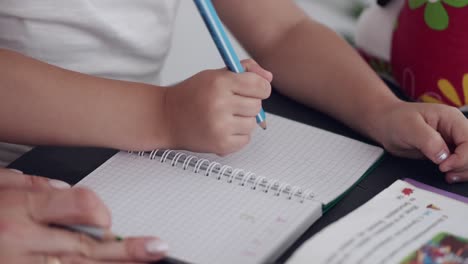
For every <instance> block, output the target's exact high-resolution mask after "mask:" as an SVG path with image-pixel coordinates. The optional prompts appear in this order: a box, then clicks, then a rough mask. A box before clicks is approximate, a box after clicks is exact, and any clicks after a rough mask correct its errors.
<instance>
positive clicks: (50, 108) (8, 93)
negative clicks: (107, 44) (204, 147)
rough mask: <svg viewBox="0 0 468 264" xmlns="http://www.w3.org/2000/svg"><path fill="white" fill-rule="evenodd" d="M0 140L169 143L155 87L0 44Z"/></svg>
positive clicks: (135, 145) (127, 145) (132, 145)
mask: <svg viewBox="0 0 468 264" xmlns="http://www.w3.org/2000/svg"><path fill="white" fill-rule="evenodd" d="M0 69H2V70H1V71H0V141H7V142H12V143H22V144H34V145H39V144H45V145H49V144H53V145H86V146H101V147H113V148H119V149H131V150H143V149H145V150H148V149H152V148H155V147H168V146H169V145H170V142H169V141H170V139H169V132H168V131H167V130H168V129H167V126H166V118H167V116H166V115H165V113H164V97H165V91H164V89H163V88H161V87H154V86H151V85H145V84H139V83H131V82H124V81H115V80H108V79H103V78H97V77H93V76H89V75H84V74H80V73H76V72H72V71H67V70H64V69H60V68H58V67H54V66H51V65H48V64H45V63H42V62H40V61H37V60H34V59H32V58H29V57H25V56H22V55H20V54H18V53H15V52H12V51H8V50H1V49H0Z"/></svg>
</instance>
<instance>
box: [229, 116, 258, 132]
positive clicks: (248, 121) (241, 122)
mask: <svg viewBox="0 0 468 264" xmlns="http://www.w3.org/2000/svg"><path fill="white" fill-rule="evenodd" d="M233 125H234V127H235V130H234V134H235V135H250V134H251V133H252V132H253V131H254V129H255V128H257V120H256V119H255V117H243V116H237V117H236V118H235V119H234V121H233Z"/></svg>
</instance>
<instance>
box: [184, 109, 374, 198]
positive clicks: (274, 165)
mask: <svg viewBox="0 0 468 264" xmlns="http://www.w3.org/2000/svg"><path fill="white" fill-rule="evenodd" d="M184 152H186V151H184ZM187 153H191V154H193V155H196V156H198V157H201V158H206V159H208V160H210V161H216V162H219V163H221V164H223V165H230V166H232V167H234V168H240V169H244V170H246V171H251V172H254V173H256V174H257V175H258V176H264V177H266V178H268V179H270V180H273V179H278V180H280V181H282V182H286V183H288V184H290V185H292V186H299V187H301V188H302V189H310V190H312V192H313V193H314V194H315V198H316V199H317V200H320V201H322V203H324V204H328V203H329V202H331V201H333V200H334V199H335V198H337V197H338V196H339V195H340V194H342V193H343V192H345V191H346V190H347V189H349V187H350V186H352V185H353V184H354V183H355V182H356V181H357V180H358V179H359V178H360V177H361V176H362V175H363V174H364V173H365V172H366V171H367V170H368V169H369V168H370V167H371V166H372V165H373V164H374V163H375V162H376V161H377V160H378V159H379V158H380V156H381V155H382V154H383V149H382V148H379V147H376V146H372V145H369V144H366V143H363V142H360V141H357V140H354V139H350V138H347V137H344V136H341V135H337V134H333V133H331V132H328V131H325V130H322V129H318V128H315V127H312V126H308V125H305V124H302V123H299V122H295V121H292V120H289V119H286V118H283V117H280V116H276V115H273V114H268V129H267V130H261V129H257V130H256V131H255V133H254V135H253V137H252V140H251V142H250V144H248V145H247V147H245V148H244V149H242V150H241V151H239V152H236V153H234V154H231V155H229V156H227V157H219V156H216V155H212V154H199V153H192V152H187Z"/></svg>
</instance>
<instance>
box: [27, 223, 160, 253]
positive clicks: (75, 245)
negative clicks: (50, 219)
mask: <svg viewBox="0 0 468 264" xmlns="http://www.w3.org/2000/svg"><path fill="white" fill-rule="evenodd" d="M44 237H46V238H47V239H44ZM28 241H42V243H35V244H32V242H26V243H31V244H30V245H28V247H29V248H31V249H32V252H34V253H38V254H47V255H55V256H67V255H74V256H81V257H85V258H88V259H93V260H99V261H136V262H150V261H156V260H159V259H162V258H163V257H164V256H165V255H166V253H167V251H168V249H169V246H168V245H167V244H166V243H165V242H163V241H161V240H160V239H158V238H156V237H142V238H127V239H124V240H123V241H98V240H95V239H94V238H91V237H89V236H88V235H86V234H83V233H74V232H68V231H65V230H60V229H56V228H51V227H38V228H37V229H36V232H31V234H30V237H29V238H28Z"/></svg>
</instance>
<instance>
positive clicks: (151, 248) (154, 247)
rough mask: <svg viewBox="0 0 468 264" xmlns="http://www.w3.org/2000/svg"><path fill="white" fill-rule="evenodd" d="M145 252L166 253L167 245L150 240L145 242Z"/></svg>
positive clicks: (159, 241)
mask: <svg viewBox="0 0 468 264" xmlns="http://www.w3.org/2000/svg"><path fill="white" fill-rule="evenodd" d="M145 247H146V251H147V252H148V253H150V254H161V253H166V252H167V251H168V250H169V245H168V244H167V243H166V242H164V241H161V240H156V239H155V240H150V241H148V242H146V245H145Z"/></svg>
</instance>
